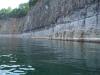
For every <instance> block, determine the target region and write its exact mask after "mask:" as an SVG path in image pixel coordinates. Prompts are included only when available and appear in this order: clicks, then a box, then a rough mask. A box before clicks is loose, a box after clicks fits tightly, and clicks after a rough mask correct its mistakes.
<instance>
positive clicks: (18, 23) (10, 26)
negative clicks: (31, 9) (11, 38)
mask: <svg viewBox="0 0 100 75" xmlns="http://www.w3.org/2000/svg"><path fill="white" fill-rule="evenodd" d="M24 19H25V18H9V19H5V20H0V34H18V33H21V30H22V29H23V25H24V22H25V21H24Z"/></svg>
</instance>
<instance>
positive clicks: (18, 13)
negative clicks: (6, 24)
mask: <svg viewBox="0 0 100 75" xmlns="http://www.w3.org/2000/svg"><path fill="white" fill-rule="evenodd" d="M28 11H29V3H24V4H20V5H19V7H18V8H15V9H11V8H10V7H9V8H7V9H5V8H3V9H1V10H0V19H6V18H9V17H14V18H19V17H24V16H25V15H26V14H27V12H28Z"/></svg>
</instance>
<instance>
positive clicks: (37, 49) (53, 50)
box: [0, 38, 100, 75]
mask: <svg viewBox="0 0 100 75" xmlns="http://www.w3.org/2000/svg"><path fill="white" fill-rule="evenodd" d="M0 75H100V44H96V43H79V42H65V41H58V40H43V39H42V40H33V39H17V38H0Z"/></svg>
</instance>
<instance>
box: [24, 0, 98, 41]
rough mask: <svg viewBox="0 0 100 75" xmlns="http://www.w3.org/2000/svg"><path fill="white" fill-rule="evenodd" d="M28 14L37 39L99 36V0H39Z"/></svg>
mask: <svg viewBox="0 0 100 75" xmlns="http://www.w3.org/2000/svg"><path fill="white" fill-rule="evenodd" d="M27 17H28V18H27V21H26V23H25V25H24V31H23V32H26V31H28V30H29V31H32V34H31V35H32V36H33V37H34V38H50V39H64V40H66V39H70V40H71V39H81V40H83V39H86V40H87V39H89V38H90V39H92V38H95V39H97V38H100V0H39V1H38V3H37V4H36V5H35V7H34V8H33V9H32V10H31V11H30V12H29V14H28V16H27Z"/></svg>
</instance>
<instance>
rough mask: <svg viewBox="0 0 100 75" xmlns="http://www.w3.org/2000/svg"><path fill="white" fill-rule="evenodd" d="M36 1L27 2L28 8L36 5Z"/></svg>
mask: <svg viewBox="0 0 100 75" xmlns="http://www.w3.org/2000/svg"><path fill="white" fill-rule="evenodd" d="M37 1H38V0H29V7H30V8H31V7H32V6H34V5H35V4H36V3H37Z"/></svg>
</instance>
